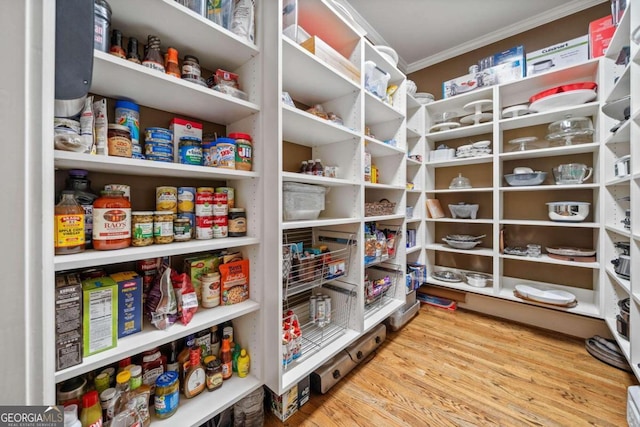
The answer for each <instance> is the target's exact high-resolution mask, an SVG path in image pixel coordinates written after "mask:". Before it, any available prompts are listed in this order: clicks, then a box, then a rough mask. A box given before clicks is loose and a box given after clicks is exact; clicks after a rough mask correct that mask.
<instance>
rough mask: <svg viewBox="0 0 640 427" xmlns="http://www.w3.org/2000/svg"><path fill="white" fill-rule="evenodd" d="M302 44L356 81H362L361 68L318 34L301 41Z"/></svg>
mask: <svg viewBox="0 0 640 427" xmlns="http://www.w3.org/2000/svg"><path fill="white" fill-rule="evenodd" d="M300 46H302V47H303V48H305V49H307V50H308V51H309V52H311V53H313V54H314V55H315V56H317V57H318V58H319V59H321V60H323V61H324V62H326V63H327V64H328V65H330V66H332V67H333V68H335V69H336V70H338V71H340V72H342V73H344V74H345V75H346V76H347V77H349V78H350V79H351V80H353V81H354V82H356V83H360V70H358V68H357V67H356V66H355V65H353V64H352V63H351V61H349V60H348V59H347V58H345V57H344V56H342V55H340V54H339V53H338V52H337V51H336V50H335V49H333V48H332V47H331V46H329V45H328V44H327V43H325V42H324V41H322V39H321V38H319V37H318V36H313V37H310V38H308V39H307V40H305V41H303V42H302V43H300Z"/></svg>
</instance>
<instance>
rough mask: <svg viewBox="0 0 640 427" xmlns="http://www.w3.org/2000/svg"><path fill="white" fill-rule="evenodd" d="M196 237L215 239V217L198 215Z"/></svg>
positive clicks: (199, 238)
mask: <svg viewBox="0 0 640 427" xmlns="http://www.w3.org/2000/svg"><path fill="white" fill-rule="evenodd" d="M196 239H198V240H209V239H213V217H212V216H196Z"/></svg>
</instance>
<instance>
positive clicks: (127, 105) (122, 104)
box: [116, 99, 140, 111]
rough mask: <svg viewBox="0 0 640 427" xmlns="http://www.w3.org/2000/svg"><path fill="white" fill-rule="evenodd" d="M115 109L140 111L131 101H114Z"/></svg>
mask: <svg viewBox="0 0 640 427" xmlns="http://www.w3.org/2000/svg"><path fill="white" fill-rule="evenodd" d="M116 108H128V109H130V110H133V111H140V107H139V106H138V104H136V103H134V102H131V101H125V100H124V99H120V100H118V101H116Z"/></svg>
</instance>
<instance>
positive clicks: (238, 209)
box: [229, 208, 244, 213]
mask: <svg viewBox="0 0 640 427" xmlns="http://www.w3.org/2000/svg"><path fill="white" fill-rule="evenodd" d="M229 212H236V213H240V212H244V208H230V209H229Z"/></svg>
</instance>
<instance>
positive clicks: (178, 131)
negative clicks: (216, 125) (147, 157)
mask: <svg viewBox="0 0 640 427" xmlns="http://www.w3.org/2000/svg"><path fill="white" fill-rule="evenodd" d="M169 129H171V132H173V161H174V162H175V163H179V162H180V150H179V148H180V138H182V137H183V136H193V137H195V138H200V140H201V141H202V123H198V122H192V121H190V120H184V119H178V118H173V119H171V123H170V125H169Z"/></svg>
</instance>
